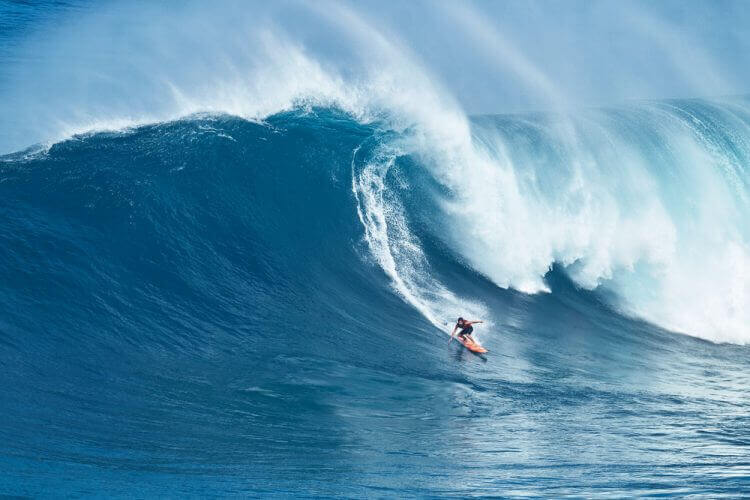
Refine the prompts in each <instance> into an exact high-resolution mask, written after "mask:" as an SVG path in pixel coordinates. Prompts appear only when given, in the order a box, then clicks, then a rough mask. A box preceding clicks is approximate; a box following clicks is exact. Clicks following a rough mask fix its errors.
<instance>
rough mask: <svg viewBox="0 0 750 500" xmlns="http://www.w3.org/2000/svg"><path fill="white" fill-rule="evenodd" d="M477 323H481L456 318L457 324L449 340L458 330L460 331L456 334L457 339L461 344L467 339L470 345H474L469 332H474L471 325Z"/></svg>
mask: <svg viewBox="0 0 750 500" xmlns="http://www.w3.org/2000/svg"><path fill="white" fill-rule="evenodd" d="M477 323H482V321H476V320H475V321H469V320H467V319H463V318H458V322H457V323H456V326H454V327H453V331H452V332H451V339H453V336H454V335H455V334H456V330H458V329H459V328H460V329H461V331H460V332H458V339H459V340H461V341H462V342H465V341H466V340H467V339H468V340H469V342H471V343H472V344H476V342H475V341H474V338H473V337H472V336H471V332H473V331H474V327H473V326H471V325H474V324H477Z"/></svg>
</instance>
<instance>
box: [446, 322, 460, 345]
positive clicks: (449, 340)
mask: <svg viewBox="0 0 750 500" xmlns="http://www.w3.org/2000/svg"><path fill="white" fill-rule="evenodd" d="M456 330H458V325H456V326H454V327H453V331H452V332H451V338H449V339H448V343H449V344H450V343H451V340H453V337H454V336H455V335H456Z"/></svg>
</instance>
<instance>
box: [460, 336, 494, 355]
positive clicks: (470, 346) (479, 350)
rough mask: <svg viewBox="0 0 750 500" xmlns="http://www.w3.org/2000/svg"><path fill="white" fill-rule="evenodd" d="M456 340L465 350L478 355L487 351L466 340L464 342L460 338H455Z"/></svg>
mask: <svg viewBox="0 0 750 500" xmlns="http://www.w3.org/2000/svg"><path fill="white" fill-rule="evenodd" d="M456 338H457V339H458V341H459V342H461V343H462V344H463V345H464V347H465V348H467V349H468V350H470V351H471V352H476V353H478V354H484V353H485V352H487V349H485V348H484V347H482V346H481V345H479V344H478V343H476V342H472V341H470V340H468V339H467V340H466V341H464V340H461V337H456Z"/></svg>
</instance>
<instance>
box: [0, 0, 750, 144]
mask: <svg viewBox="0 0 750 500" xmlns="http://www.w3.org/2000/svg"><path fill="white" fill-rule="evenodd" d="M747 26H750V9H748V8H747V3H746V2H742V1H728V0H718V1H696V0H692V1H661V2H638V1H596V2H595V1H583V0H568V1H555V0H548V1H528V0H524V1H473V2H457V1H445V2H437V1H412V2H395V1H394V2H381V1H370V0H366V1H352V2H296V1H280V2H241V1H236V0H225V1H221V0H217V1H214V2H210V3H209V2H197V1H187V2H177V1H172V2H160V3H154V2H142V1H130V2H118V1H113V0H108V1H104V2H90V1H88V0H69V1H47V2H44V1H42V2H34V3H27V2H8V1H5V2H0V104H2V106H3V108H5V110H6V113H4V117H0V152H8V151H10V150H16V149H19V148H22V147H24V146H28V145H29V144H33V143H35V142H40V141H45V140H50V139H56V138H59V137H57V136H56V135H55V134H58V135H59V133H58V132H59V131H60V130H63V129H65V130H77V131H80V130H81V129H82V128H85V126H87V125H86V124H91V123H93V122H95V121H97V117H101V119H102V120H105V121H107V122H108V123H128V122H129V120H130V121H132V120H131V119H132V118H133V116H137V117H139V116H146V114H147V111H153V110H160V109H161V108H164V112H163V113H162V114H159V113H154V114H153V116H155V117H157V118H158V117H167V116H170V117H171V116H172V114H174V112H175V109H176V108H175V107H174V106H172V108H170V112H169V113H168V112H167V111H166V107H165V106H166V105H164V104H163V103H164V102H166V101H167V100H169V99H172V96H167V95H166V94H164V90H163V89H164V88H165V87H170V88H175V87H177V88H179V89H180V91H181V92H183V93H185V92H187V93H188V94H190V92H191V91H190V89H191V88H199V87H200V88H201V89H202V90H201V92H204V93H205V88H206V87H209V86H210V85H216V86H219V87H222V86H226V83H227V81H230V80H231V81H233V82H234V83H233V85H234V84H235V83H236V82H235V81H236V80H237V74H238V73H240V72H243V71H245V68H246V67H250V66H252V65H253V64H258V61H257V60H256V59H254V58H255V57H256V56H255V54H257V53H258V52H259V51H262V50H266V49H267V47H266V46H265V45H263V44H264V43H265V42H263V37H261V36H259V33H266V32H268V33H282V34H283V37H284V38H285V39H287V40H290V41H291V42H290V43H293V44H294V45H295V47H298V48H300V50H302V51H304V53H305V54H307V55H308V56H309V57H310V59H312V60H314V61H316V63H317V64H319V65H320V67H321V68H322V69H323V70H324V71H330V72H332V73H333V74H336V75H337V77H338V78H342V79H344V80H347V79H348V78H352V79H354V80H362V79H367V78H374V77H377V72H378V66H382V68H383V71H393V70H394V68H395V69H397V70H398V72H399V74H401V75H406V77H405V78H404V79H403V80H402V81H401V82H400V83H399V85H401V86H402V87H409V86H410V85H411V84H412V83H411V82H412V80H411V79H410V77H409V76H408V75H409V74H410V72H411V73H413V74H416V73H419V74H420V75H422V76H425V75H427V78H429V79H430V80H432V81H433V82H434V86H435V87H439V88H441V89H443V91H444V93H445V94H446V95H450V96H451V97H452V98H453V99H455V100H456V101H457V102H458V104H459V105H460V106H461V107H462V109H463V110H464V111H465V112H466V113H468V114H494V113H518V112H528V111H545V110H555V109H560V108H575V107H580V106H607V105H616V104H618V103H620V102H622V101H627V100H631V99H663V98H678V97H679V98H682V97H712V96H723V95H732V94H745V93H747V92H748V84H747V83H746V82H748V81H750V64H749V63H750V32H748V30H747V29H746V27H747ZM275 54H276V55H277V56H278V57H279V59H283V58H284V57H285V56H284V55H283V54H280V53H278V52H276V53H275ZM273 55H274V54H271V56H273ZM282 62H283V61H274V60H273V59H272V58H266V64H269V65H273V64H278V65H280V64H281V63H282ZM399 65H400V67H399ZM287 70H288V68H287ZM285 71H286V70H285ZM246 73H247V74H246V75H243V78H248V79H249V80H254V81H255V80H257V79H258V78H260V77H259V76H258V75H257V74H253V73H252V72H251V71H249V70H248V71H246ZM284 74H286V73H284ZM373 75H374V76H373ZM186 89H188V90H187V91H186ZM232 99H234V100H235V101H236V100H237V96H236V95H235V96H233V97H232ZM191 109H193V108H191ZM230 111H231V110H230ZM170 113H172V114H170ZM83 115H85V116H86V118H85V120H84V119H82V118H81V116H83ZM76 121H79V122H81V123H79V124H76V125H75V126H73V125H71V124H72V123H73V122H76ZM84 122H85V123H84ZM53 123H55V124H57V125H54V126H53V125H52V124H53ZM60 124H62V125H60ZM56 131H57V132H56Z"/></svg>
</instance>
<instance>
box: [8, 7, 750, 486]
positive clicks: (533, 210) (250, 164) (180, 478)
mask: <svg viewBox="0 0 750 500" xmlns="http://www.w3.org/2000/svg"><path fill="white" fill-rule="evenodd" d="M11 7H12V8H11ZM11 7H8V6H6V10H5V11H3V16H5V17H4V18H3V19H4V21H3V23H5V24H9V25H13V26H16V27H17V29H16V31H13V32H12V33H11V32H10V31H8V32H6V34H5V35H4V36H5V37H6V38H5V39H6V40H11V39H12V40H17V39H18V37H20V36H21V35H18V33H19V32H21V31H23V22H27V23H32V22H36V21H34V19H35V18H34V16H35V15H39V16H41V15H50V16H52V15H54V13H55V11H54V9H56V8H62V7H60V6H59V5H58V4H57V3H50V4H42V5H41V6H39V7H38V8H37V10H34V9H33V8H31V7H28V6H25V4H24V5H21V4H18V5H12V6H11ZM14 9H15V10H14ZM24 9H27V10H28V9H30V10H29V12H27V10H24ZM39 11H43V12H42V13H41V14H40V13H39ZM13 13H14V14H13ZM11 14H13V15H14V16H16V17H12V16H11ZM13 19H16V20H15V21H12V20H13ZM24 20H25V21H24ZM11 21H12V22H11ZM22 21H23V22H22ZM5 24H2V25H3V26H4V25H5ZM14 37H15V38H14ZM14 51H15V49H13V48H12V47H11V46H10V43H9V44H8V45H6V50H5V52H3V53H2V54H3V55H2V57H9V56H7V54H9V53H11V52H14ZM297 67H299V64H298V65H297ZM0 82H2V84H3V86H4V87H6V88H8V87H10V85H11V83H12V82H13V77H12V75H10V76H9V74H4V79H3V80H0ZM319 83H320V82H317V83H316V85H317V84H319ZM297 90H299V88H297ZM8 102H9V101H8ZM352 102H353V101H351V100H347V99H345V98H339V97H337V98H336V99H333V98H331V91H328V90H327V91H326V93H325V95H324V96H323V97H317V98H315V99H309V100H304V99H297V100H294V101H293V102H292V104H290V105H288V106H281V107H279V109H273V110H272V111H271V112H267V113H264V114H263V116H262V117H260V118H258V117H257V116H247V115H244V114H243V113H236V114H234V113H228V112H223V111H221V110H217V109H215V108H214V107H212V106H206V108H207V109H205V110H203V111H201V110H200V109H193V108H190V111H191V112H189V113H186V114H181V113H178V114H179V115H181V116H174V117H173V116H167V115H164V117H163V119H158V118H159V117H157V119H154V120H139V119H138V120H134V121H133V122H132V123H130V124H129V125H126V126H118V127H114V126H108V127H102V130H100V129H97V127H92V128H91V129H90V130H87V131H76V132H75V133H72V134H68V135H67V136H64V137H62V136H61V137H58V136H56V135H55V134H51V133H50V134H48V135H47V136H46V137H42V136H40V137H32V136H29V140H28V143H27V144H26V145H25V146H24V147H20V148H17V147H8V148H6V151H4V152H3V155H2V156H0V422H1V423H2V425H0V494H5V495H14V496H15V495H20V496H33V497H57V496H123V497H156V496H170V497H182V496H196V497H201V496H235V495H236V496H271V495H275V496H301V497H310V496H321V497H330V496H344V497H402V498H403V497H442V496H459V497H469V496H485V495H501V496H511V497H512V496H544V497H563V496H577V497H581V496H582V497H605V496H606V497H632V496H670V495H674V496H690V495H694V496H705V497H710V498H719V497H737V496H743V495H747V494H748V493H750V359H748V358H749V357H750V348H749V347H748V346H747V345H746V344H747V342H748V340H750V330H749V329H748V328H749V327H748V325H750V289H749V288H748V280H750V265H749V263H750V224H748V220H750V219H749V217H750V170H749V169H750V100H748V99H747V98H745V97H741V96H740V97H732V98H715V99H672V100H670V99H661V100H650V101H639V102H630V103H624V104H620V105H616V106H611V107H602V108H586V109H581V110H578V111H576V112H537V113H530V112H529V113H518V114H485V115H472V116H467V117H465V118H460V119H457V118H455V115H453V114H450V113H448V112H446V113H447V114H448V115H450V119H449V120H448V119H446V120H448V121H451V125H450V126H445V123H444V122H443V121H441V120H442V119H444V118H445V116H446V115H440V113H439V110H438V111H435V110H434V109H431V111H430V113H431V114H429V115H420V116H419V117H418V118H416V119H413V120H411V121H406V122H405V121H404V120H403V119H402V118H403V115H399V116H398V119H397V118H394V116H395V114H394V113H388V112H386V111H384V110H383V109H384V108H382V107H381V108H380V109H379V111H378V112H371V113H364V112H359V111H358V110H359V109H360V108H356V106H358V105H359V101H357V103H355V104H351V103H352ZM368 102H369V101H368ZM378 102H379V103H382V100H380V99H379V100H378ZM197 107H198V108H200V106H197ZM355 108H356V109H355ZM368 109H370V110H371V109H372V108H368ZM94 111H96V110H94ZM92 112H93V111H92ZM436 116H439V117H440V119H437V118H435V117H436ZM16 117H17V116H16ZM2 123H3V124H4V125H5V126H6V127H9V125H8V123H9V122H2ZM5 132H8V131H7V130H6V131H5ZM11 136H12V134H11V133H9V132H8V133H6V134H5V135H4V136H3V137H4V138H5V139H4V140H5V142H4V143H3V144H4V145H8V144H11V143H13V144H15V142H14V141H17V139H16V138H15V137H16V136H13V138H11V139H12V140H11V139H8V138H9V137H11ZM6 139H7V140H6ZM45 139H48V140H45ZM458 316H464V317H467V318H469V319H480V320H484V322H485V323H484V324H482V325H477V326H476V328H475V332H476V336H477V338H478V339H479V340H480V341H481V342H482V344H483V345H484V346H485V347H486V348H487V349H489V352H488V353H487V354H486V355H481V356H480V355H475V354H472V353H470V352H469V351H467V350H466V349H464V348H463V347H462V346H460V345H459V344H458V343H457V342H455V341H453V342H449V336H448V333H450V330H451V328H452V327H453V325H454V324H455V320H456V318H457V317H458Z"/></svg>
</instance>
